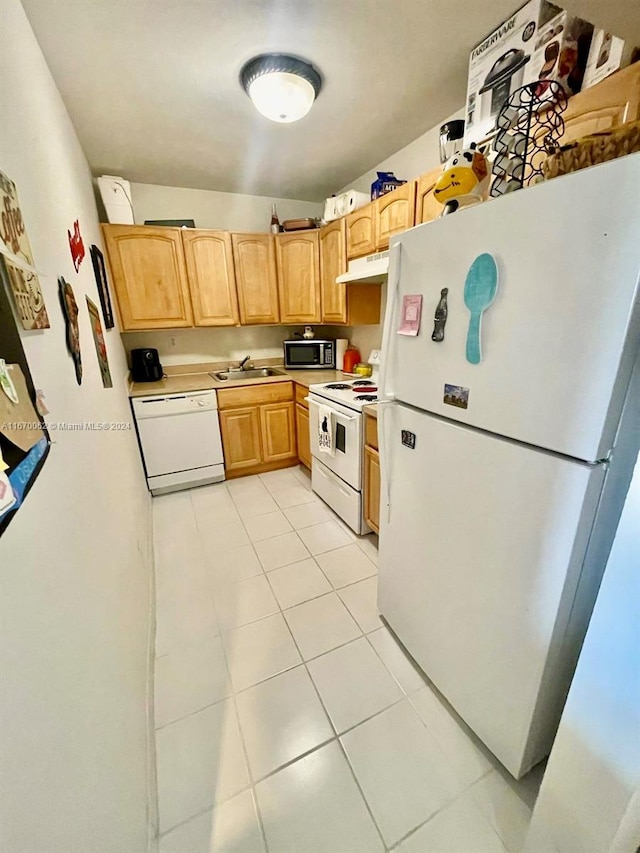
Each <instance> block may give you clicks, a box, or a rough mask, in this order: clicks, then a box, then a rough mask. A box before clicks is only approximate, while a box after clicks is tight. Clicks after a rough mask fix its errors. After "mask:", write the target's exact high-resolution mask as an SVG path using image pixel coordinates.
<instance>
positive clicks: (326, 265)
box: [320, 218, 382, 326]
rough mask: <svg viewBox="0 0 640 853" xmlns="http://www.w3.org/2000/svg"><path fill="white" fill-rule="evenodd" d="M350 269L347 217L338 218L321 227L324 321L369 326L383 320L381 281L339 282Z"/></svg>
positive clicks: (321, 276) (321, 275)
mask: <svg viewBox="0 0 640 853" xmlns="http://www.w3.org/2000/svg"><path fill="white" fill-rule="evenodd" d="M346 269H347V246H346V221H345V218H342V219H336V220H335V221H334V222H330V223H329V224H328V225H325V226H324V228H321V229H320V279H321V282H322V322H323V323H333V324H335V325H347V326H367V325H371V324H377V323H379V322H380V310H381V309H380V305H381V299H382V288H381V287H380V285H379V284H338V283H337V282H336V277H337V276H339V275H342V273H344V272H345V271H346Z"/></svg>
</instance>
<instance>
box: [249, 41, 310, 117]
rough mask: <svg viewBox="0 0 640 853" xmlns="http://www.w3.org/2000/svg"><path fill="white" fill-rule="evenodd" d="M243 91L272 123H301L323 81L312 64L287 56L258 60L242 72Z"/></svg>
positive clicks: (257, 58) (267, 55) (279, 55)
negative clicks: (300, 120) (299, 120)
mask: <svg viewBox="0 0 640 853" xmlns="http://www.w3.org/2000/svg"><path fill="white" fill-rule="evenodd" d="M240 82H241V83H242V87H243V88H244V90H245V92H246V93H247V95H249V97H250V98H251V100H252V101H253V104H254V106H255V108H256V109H257V110H258V112H259V113H262V115H263V116H266V118H269V119H271V121H279V122H283V123H288V122H292V121H298V119H301V118H302V117H303V116H306V114H307V113H308V112H309V110H310V109H311V107H312V106H313V102H314V101H315V99H316V98H317V97H318V95H319V94H320V89H321V87H322V78H321V77H320V74H319V73H318V72H317V71H316V69H315V68H314V67H313V65H311V63H310V62H305V60H304V59H298V57H296V56H289V55H288V54H286V53H264V54H262V55H261V56H255V57H254V58H253V59H250V60H249V62H247V63H246V65H245V66H244V67H243V69H242V71H241V72H240Z"/></svg>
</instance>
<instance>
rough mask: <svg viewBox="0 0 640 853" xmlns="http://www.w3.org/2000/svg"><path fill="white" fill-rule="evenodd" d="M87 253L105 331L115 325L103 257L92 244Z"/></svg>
mask: <svg viewBox="0 0 640 853" xmlns="http://www.w3.org/2000/svg"><path fill="white" fill-rule="evenodd" d="M89 253H90V255H91V263H92V264H93V274H94V275H95V277H96V284H97V285H98V296H99V297H100V305H101V306H102V316H103V317H104V326H105V329H113V327H114V325H115V323H114V319H113V308H112V307H111V296H110V295H109V285H108V283H107V270H106V267H105V264H104V255H103V254H102V252H101V251H100V249H99V248H98V247H97V246H96V245H94V244H92V245H91V247H90V249H89Z"/></svg>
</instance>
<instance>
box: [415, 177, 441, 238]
mask: <svg viewBox="0 0 640 853" xmlns="http://www.w3.org/2000/svg"><path fill="white" fill-rule="evenodd" d="M441 174H442V168H440V167H439V168H437V169H433V170H432V171H431V172H426V173H425V174H424V175H420V177H419V178H418V188H417V190H416V225H420V223H421V222H431V220H432V219H437V218H438V217H439V216H440V214H441V213H442V211H443V205H441V204H440V202H439V201H436V200H435V198H434V196H433V188H434V187H435V185H436V181H437V180H438V178H439V177H440V175H441Z"/></svg>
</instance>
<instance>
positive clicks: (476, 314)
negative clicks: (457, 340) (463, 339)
mask: <svg viewBox="0 0 640 853" xmlns="http://www.w3.org/2000/svg"><path fill="white" fill-rule="evenodd" d="M497 289H498V267H497V266H496V262H495V259H494V257H493V255H489V254H487V253H486V252H485V253H484V254H483V255H478V257H477V258H476V259H475V261H474V262H473V263H472V264H471V266H470V267H469V272H468V273H467V279H466V281H465V283H464V304H465V305H466V306H467V308H468V309H469V311H470V312H471V316H470V317H469V331H468V332H467V361H469V362H471V364H480V361H481V359H482V349H481V346H480V325H481V322H482V314H483V312H484V311H486V310H487V308H488V307H489V306H490V305H491V303H492V302H493V300H494V299H495V298H496V291H497Z"/></svg>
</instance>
